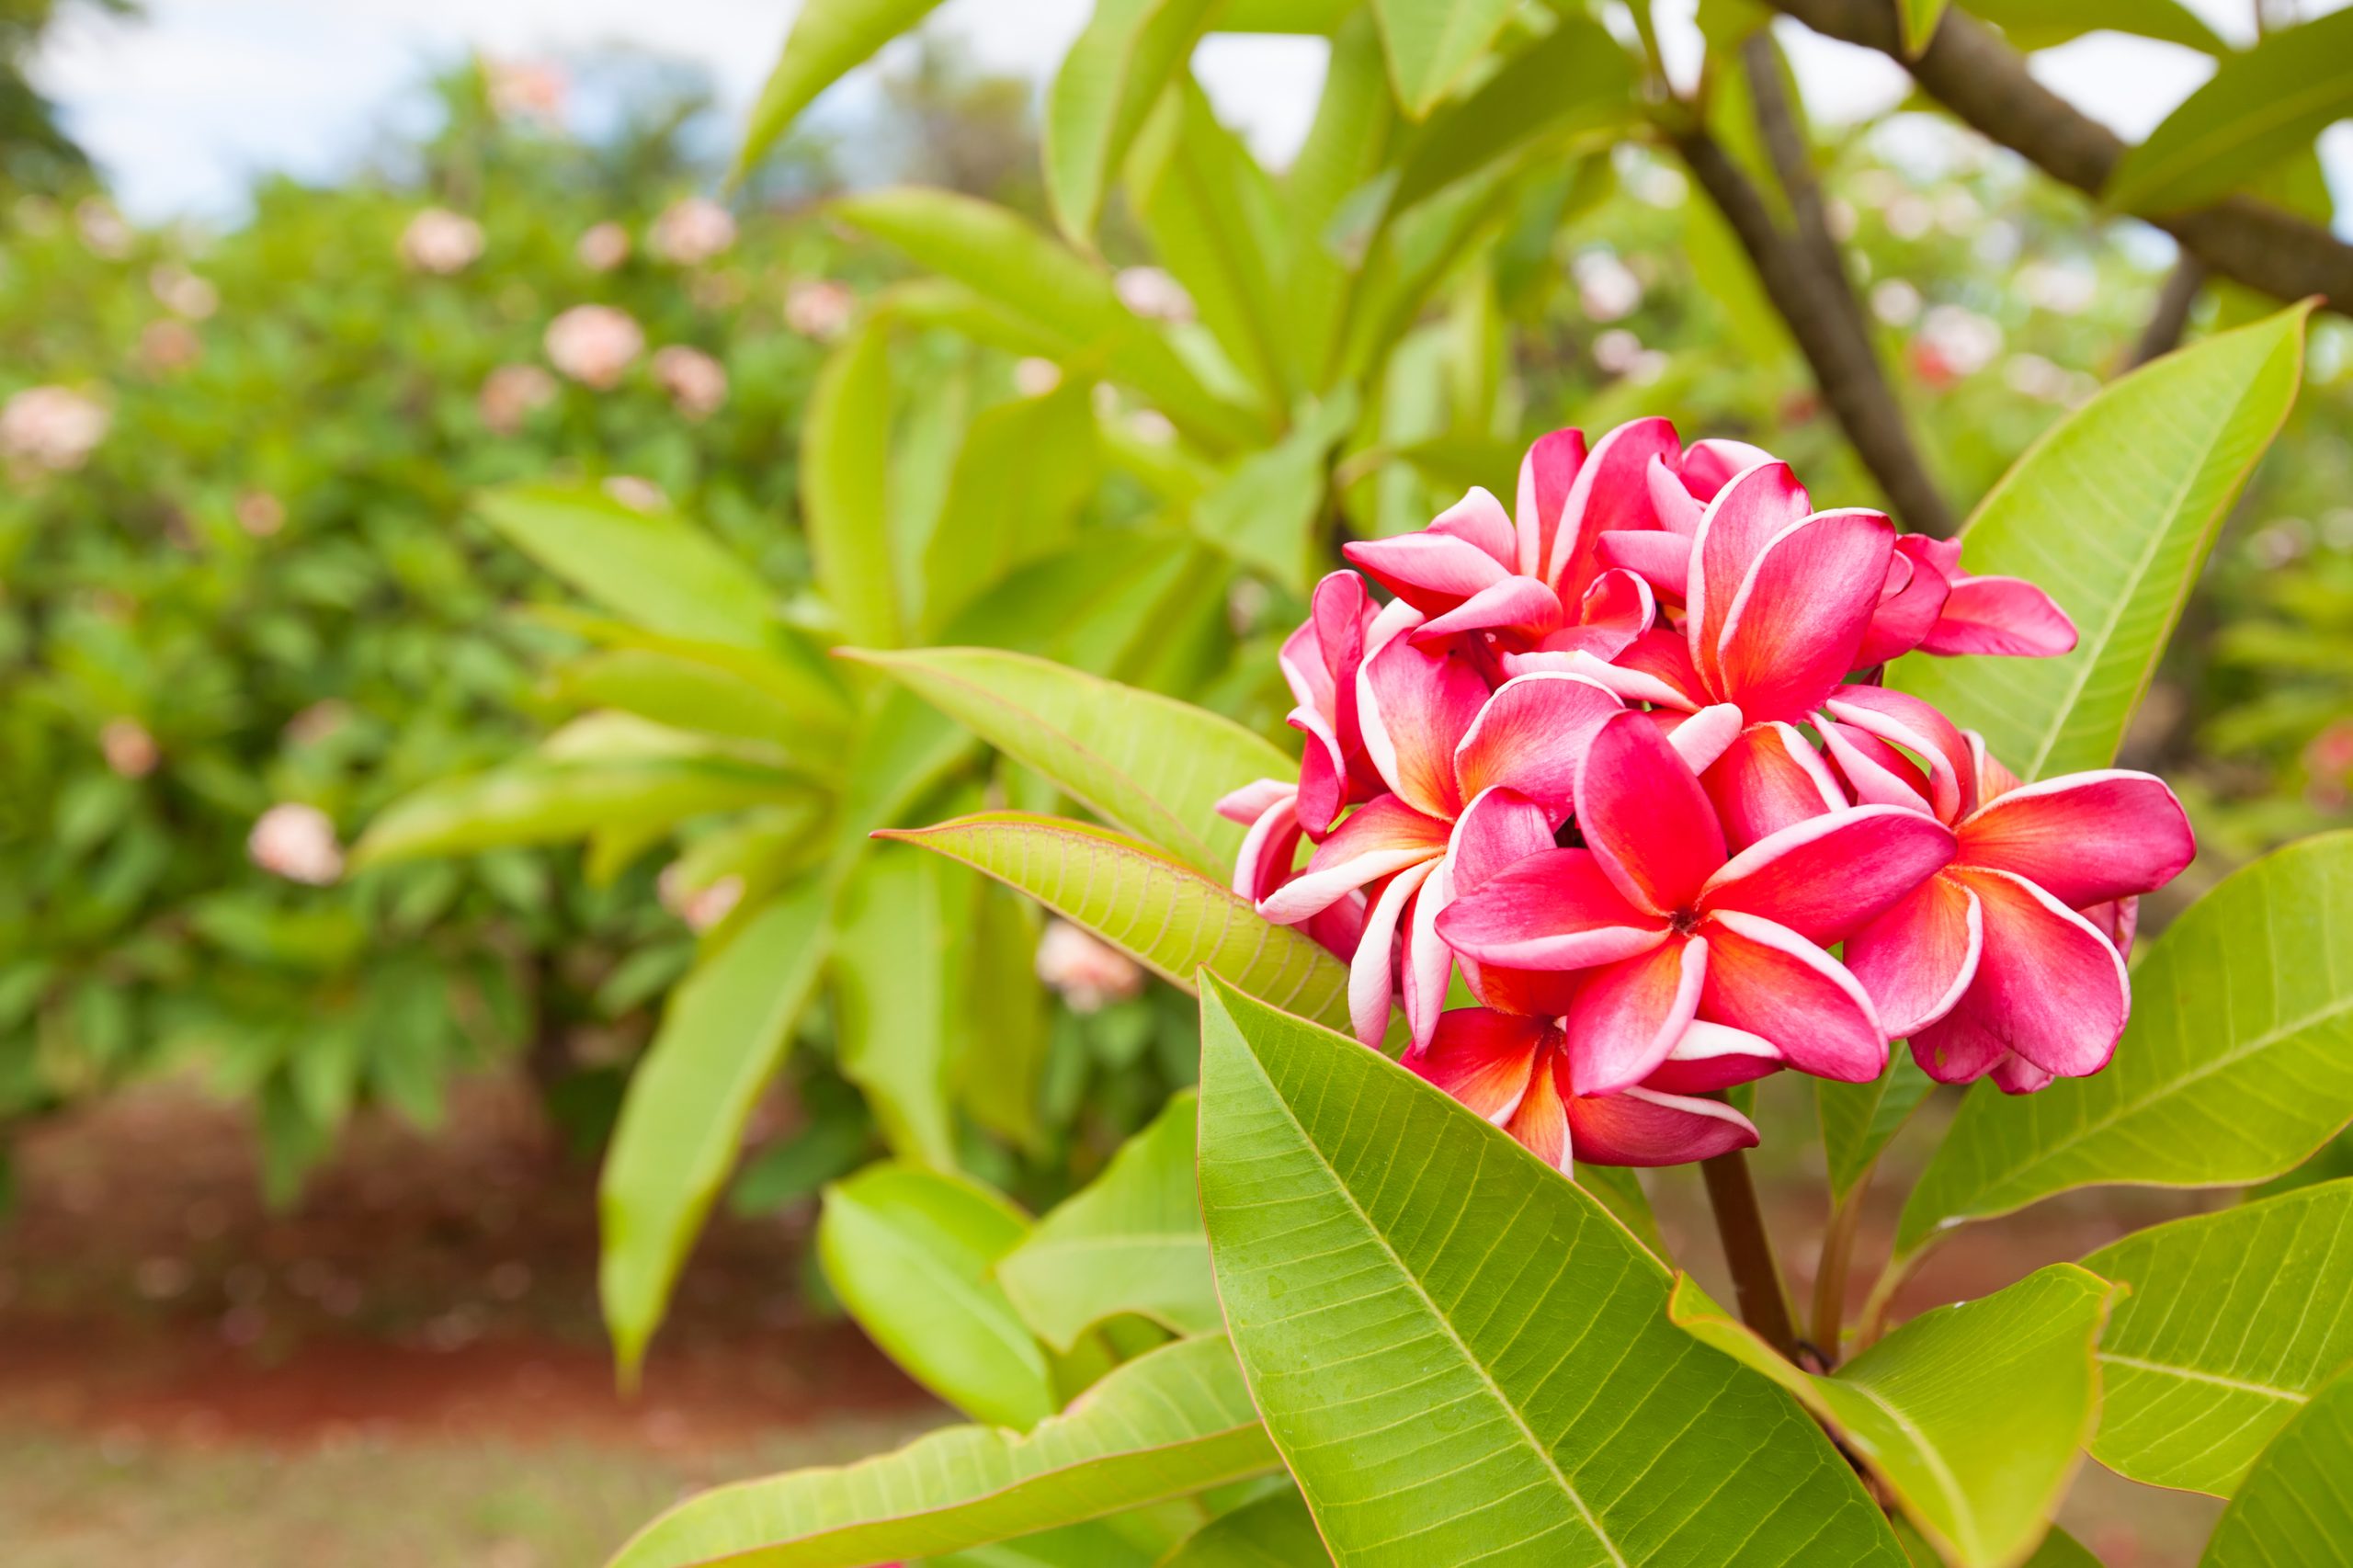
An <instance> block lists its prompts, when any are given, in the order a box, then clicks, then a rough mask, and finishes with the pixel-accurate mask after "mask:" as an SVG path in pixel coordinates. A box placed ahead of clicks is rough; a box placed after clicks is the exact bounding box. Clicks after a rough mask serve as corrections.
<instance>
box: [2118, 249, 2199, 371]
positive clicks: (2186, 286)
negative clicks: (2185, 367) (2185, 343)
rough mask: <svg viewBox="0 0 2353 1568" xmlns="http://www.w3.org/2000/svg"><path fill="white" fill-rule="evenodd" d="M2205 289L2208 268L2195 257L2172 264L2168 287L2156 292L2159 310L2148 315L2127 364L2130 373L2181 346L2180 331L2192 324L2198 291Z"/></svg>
mask: <svg viewBox="0 0 2353 1568" xmlns="http://www.w3.org/2000/svg"><path fill="white" fill-rule="evenodd" d="M2205 286H2206V268H2205V267H2201V266H2200V265H2199V261H2198V258H2197V257H2196V256H2183V257H2182V258H2181V259H2180V260H2179V261H2177V262H2175V263H2174V264H2173V270H2172V271H2171V272H2168V273H2166V274H2165V287H2164V288H2162V289H2160V290H2157V303H2156V308H2155V309H2154V310H2152V311H2151V312H2149V320H2148V323H2147V324H2145V325H2143V327H2142V328H2141V336H2140V340H2139V341H2138V342H2136V343H2134V344H2133V345H2132V357H2131V358H2130V359H2128V360H2126V361H2125V362H2124V368H2125V369H2127V370H2137V369H2140V368H2141V367H2142V366H2143V365H2145V364H2147V363H2148V362H2149V361H2150V360H2152V359H2154V358H2157V357H2158V356H2159V355H2161V354H2170V353H2172V352H2173V351H2174V350H2175V349H2176V348H2177V347H2180V346H2181V329H2182V328H2183V327H2185V326H2188V324H2189V307H2190V306H2192V305H2194V304H2196V303H2197V302H2198V290H2200V289H2202V288H2204V287H2205Z"/></svg>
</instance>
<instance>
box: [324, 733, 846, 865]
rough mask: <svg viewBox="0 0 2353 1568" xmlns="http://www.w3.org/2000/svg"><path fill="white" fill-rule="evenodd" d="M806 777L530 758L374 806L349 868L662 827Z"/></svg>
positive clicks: (716, 767) (783, 790)
mask: <svg viewBox="0 0 2353 1568" xmlns="http://www.w3.org/2000/svg"><path fill="white" fill-rule="evenodd" d="M808 791H809V786H808V783H807V782H806V781H805V780H802V779H799V778H794V777H792V776H791V775H790V774H787V773H782V772H779V770H777V769H776V768H773V767H762V766H760V765H759V764H757V763H752V762H744V761H738V760H736V759H733V758H731V757H725V756H642V757H628V758H616V759H614V760H610V761H579V762H574V761H565V760H561V759H550V758H548V757H545V756H537V757H526V758H524V759H522V760H520V761H517V762H510V763H507V764H506V765H505V766H503V767H494V768H491V769H490V770H489V771H487V772H484V773H472V774H465V775H462V776H460V777H459V778H444V779H441V780H439V781H438V782H436V783H432V784H428V785H426V787H425V788H424V789H422V790H417V791H415V793H414V794H409V795H404V796H403V797H402V798H401V799H399V800H398V801H393V802H392V804H391V805H390V806H387V807H386V808H385V809H384V810H383V811H382V812H379V813H378V814H377V816H376V818H375V820H374V821H373V822H370V823H369V824H368V830H367V832H366V833H364V834H362V835H360V839H359V842H358V845H357V846H355V847H354V849H353V851H352V864H353V866H354V867H355V868H362V867H368V866H382V865H389V864H391V863H392V862H394V861H397V860H414V859H419V858H425V857H426V856H433V855H471V854H474V853H476V852H478V851H480V850H483V849H494V848H499V847H503V846H507V845H513V844H554V843H561V842H563V841H565V840H569V839H574V838H580V837H584V836H585V835H587V834H589V833H591V832H594V831H596V830H597V829H600V828H610V827H613V826H615V825H617V824H648V825H651V824H663V825H665V826H666V825H667V824H672V823H676V822H680V821H683V820H685V819H686V818H688V817H691V816H699V815H700V814H702V813H703V812H722V811H732V810H734V809H736V808H739V807H743V806H755V805H762V804H767V803H771V802H776V801H790V800H794V799H798V798H801V797H803V796H805V795H807V793H808Z"/></svg>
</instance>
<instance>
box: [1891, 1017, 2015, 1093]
mask: <svg viewBox="0 0 2353 1568" xmlns="http://www.w3.org/2000/svg"><path fill="white" fill-rule="evenodd" d="M1911 1045H1912V1060H1913V1061H1915V1062H1918V1063H1919V1064H1920V1071H1921V1072H1923V1073H1926V1074H1927V1075H1928V1076H1929V1077H1931V1078H1934V1079H1935V1080H1936V1081H1937V1082H1938V1083H1939V1084H1973V1083H1975V1082H1977V1080H1978V1079H1980V1078H1983V1077H1984V1076H1985V1074H1988V1073H1991V1072H1992V1071H1993V1070H1994V1069H1995V1067H1997V1066H1999V1065H2000V1064H2001V1062H2002V1059H2003V1058H2004V1057H2006V1056H2007V1055H2009V1054H2010V1052H2009V1051H2008V1049H2007V1048H2006V1047H2005V1046H2004V1045H2003V1044H2002V1042H2001V1041H2000V1040H1998V1039H1996V1038H1995V1037H1994V1036H1993V1035H1990V1034H1985V1033H1984V1032H1982V1031H1979V1030H1975V1029H1949V1028H1946V1027H1945V1026H1944V1024H1943V1023H1942V1022H1938V1023H1933V1024H1926V1025H1923V1026H1922V1027H1921V1028H1916V1029H1915V1030H1913V1031H1912V1036H1911Z"/></svg>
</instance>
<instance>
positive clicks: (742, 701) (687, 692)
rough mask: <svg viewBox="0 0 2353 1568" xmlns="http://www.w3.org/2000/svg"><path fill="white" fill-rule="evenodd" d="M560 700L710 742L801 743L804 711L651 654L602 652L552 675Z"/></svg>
mask: <svg viewBox="0 0 2353 1568" xmlns="http://www.w3.org/2000/svg"><path fill="white" fill-rule="evenodd" d="M555 681H556V687H557V689H558V690H559V691H561V692H562V693H563V696H564V698H565V699H566V700H568V701H571V702H573V703H575V704H577V705H578V706H580V707H583V708H617V709H620V710H621V711H622V712H625V713H636V714H639V715H642V717H644V718H648V719H654V720H658V721H660V722H663V723H665V724H674V725H676V726H677V727H678V728H680V729H682V730H696V731H699V732H701V733H704V734H709V735H726V736H732V737H733V738H736V739H739V740H750V741H763V742H767V743H768V744H779V745H790V744H793V743H795V742H797V741H799V740H801V739H802V738H803V732H802V729H801V725H802V723H803V721H804V718H805V714H804V711H803V710H801V709H800V708H797V707H795V706H794V705H792V704H790V703H787V702H783V701H779V699H777V697H776V696H775V694H774V693H772V692H770V691H769V690H767V688H766V687H763V686H760V685H758V684H756V683H755V682H752V681H749V680H746V679H745V678H744V677H743V676H739V675H736V674H734V673H733V672H732V671H730V670H726V669H722V668H721V667H719V666H717V665H710V664H706V663H703V662H701V661H699V660H695V659H685V658H680V657H679V656H678V655H676V654H675V653H658V652H656V651H654V649H651V648H607V649H601V650H599V651H598V652H597V653H588V654H584V655H583V656H582V657H580V658H577V659H574V660H572V661H571V662H570V663H568V664H565V665H563V666H561V667H560V668H559V669H558V670H557V671H556V672H555Z"/></svg>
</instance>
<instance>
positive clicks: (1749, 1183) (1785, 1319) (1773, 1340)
mask: <svg viewBox="0 0 2353 1568" xmlns="http://www.w3.org/2000/svg"><path fill="white" fill-rule="evenodd" d="M1699 1175H1700V1176H1701V1177H1702V1178H1703V1179H1704V1180H1705V1181H1706V1182H1707V1184H1708V1206H1709V1207H1710V1208H1711V1209H1713V1210H1715V1214H1716V1234H1717V1236H1718V1237H1719V1238H1720V1239H1721V1240H1722V1243H1723V1249H1724V1262H1725V1264H1726V1265H1727V1266H1728V1267H1730V1268H1731V1269H1732V1283H1733V1293H1734V1294H1735V1295H1736V1296H1737V1297H1738V1299H1739V1301H1740V1316H1741V1321H1742V1322H1744V1323H1745V1324H1748V1326H1749V1327H1751V1328H1753V1329H1755V1330H1756V1332H1757V1333H1758V1334H1759V1335H1763V1336H1764V1338H1765V1341H1766V1343H1767V1344H1768V1345H1770V1346H1772V1347H1773V1348H1774V1349H1776V1350H1778V1351H1779V1352H1780V1353H1781V1354H1782V1355H1784V1356H1786V1357H1788V1358H1790V1360H1791V1361H1795V1360H1797V1359H1798V1357H1799V1346H1798V1331H1797V1325H1796V1324H1795V1322H1794V1321H1793V1320H1792V1319H1791V1317H1790V1297H1789V1292H1788V1291H1787V1290H1784V1289H1783V1287H1782V1285H1781V1270H1780V1268H1779V1267H1778V1266H1777V1265H1776V1264H1775V1263H1774V1261H1773V1240H1772V1238H1771V1237H1770V1236H1769V1235H1768V1234H1767V1233H1766V1231H1765V1215H1764V1211H1763V1210H1761V1209H1759V1208H1758V1207H1757V1203H1756V1182H1755V1181H1754V1180H1752V1179H1751V1178H1750V1176H1749V1174H1748V1157H1747V1155H1746V1154H1745V1153H1743V1152H1742V1151H1741V1150H1738V1149H1734V1150H1733V1151H1732V1152H1731V1153H1723V1154H1718V1155H1716V1156H1715V1157H1714V1158H1712V1159H1707V1160H1702V1161H1700V1162H1699Z"/></svg>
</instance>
